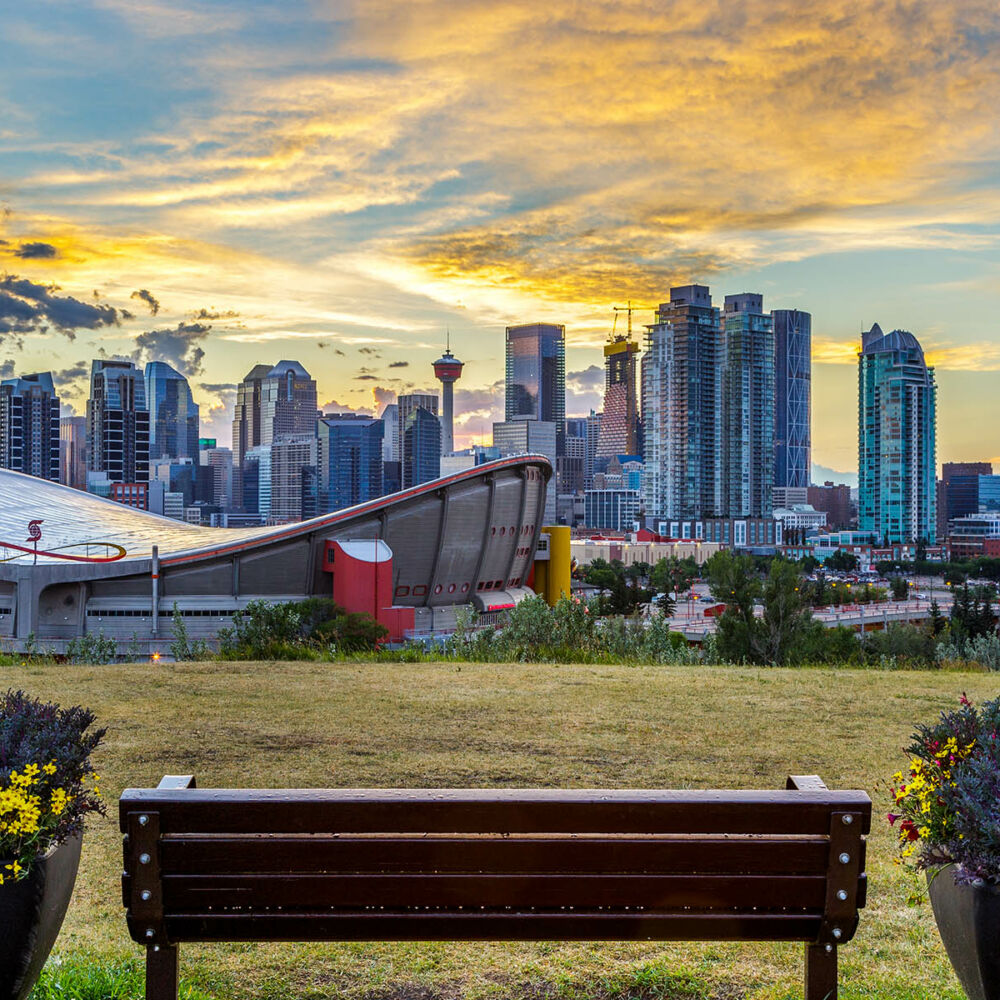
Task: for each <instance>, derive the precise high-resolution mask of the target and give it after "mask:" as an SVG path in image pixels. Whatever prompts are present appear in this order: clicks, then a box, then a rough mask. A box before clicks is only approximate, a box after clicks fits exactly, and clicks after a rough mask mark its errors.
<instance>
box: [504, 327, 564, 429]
mask: <svg viewBox="0 0 1000 1000" xmlns="http://www.w3.org/2000/svg"><path fill="white" fill-rule="evenodd" d="M505 388H506V408H505V419H506V420H516V419H518V418H519V417H530V418H531V419H533V420H544V421H549V422H551V423H554V424H555V425H556V434H557V435H558V437H559V439H560V440H561V439H562V436H563V435H564V434H565V433H566V327H564V326H556V325H555V324H553V323H529V324H527V325H524V326H508V327H507V364H506V387H505Z"/></svg>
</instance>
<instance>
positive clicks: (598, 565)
mask: <svg viewBox="0 0 1000 1000" xmlns="http://www.w3.org/2000/svg"><path fill="white" fill-rule="evenodd" d="M581 576H582V577H583V580H584V582H585V583H589V584H590V585H591V586H592V587H596V588H597V595H598V597H597V599H598V606H599V608H600V610H601V613H602V614H603V613H604V595H605V593H607V592H609V591H611V590H613V589H614V586H615V581H616V580H617V579H618V575H617V574H616V573H615V571H614V567H613V566H612V565H611V564H610V563H609V562H608V561H607V559H600V558H598V559H594V560H593V561H592V562H590V563H588V564H587V565H586V566H584V567H583V570H582V571H581Z"/></svg>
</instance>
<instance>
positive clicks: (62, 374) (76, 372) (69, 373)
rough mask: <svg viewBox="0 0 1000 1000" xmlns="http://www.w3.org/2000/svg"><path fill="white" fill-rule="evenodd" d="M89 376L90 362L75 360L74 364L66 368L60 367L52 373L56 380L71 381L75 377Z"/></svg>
mask: <svg viewBox="0 0 1000 1000" xmlns="http://www.w3.org/2000/svg"><path fill="white" fill-rule="evenodd" d="M89 376H90V362H88V361H77V362H76V364H74V365H70V366H69V367H68V368H60V369H59V371H55V372H53V373H52V377H53V378H54V379H55V381H56V382H72V381H75V380H76V379H81V378H88V377H89Z"/></svg>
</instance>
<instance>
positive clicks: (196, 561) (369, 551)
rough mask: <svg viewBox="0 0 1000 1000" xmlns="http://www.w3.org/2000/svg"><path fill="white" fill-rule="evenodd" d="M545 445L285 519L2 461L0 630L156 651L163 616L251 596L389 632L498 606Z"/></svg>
mask: <svg viewBox="0 0 1000 1000" xmlns="http://www.w3.org/2000/svg"><path fill="white" fill-rule="evenodd" d="M551 474H552V469H551V466H550V464H549V462H548V460H547V459H546V458H544V457H542V456H537V455H525V456H519V457H517V458H508V459H501V460H500V461H496V462H491V463H488V464H485V465H480V466H478V467H476V468H474V469H469V470H466V471H463V472H460V473H456V474H454V475H450V476H446V477H444V478H442V479H437V480H434V481H432V482H429V483H424V484H422V485H420V486H417V487H414V488H412V489H408V490H405V491H403V492H401V493H395V494H392V495H391V496H386V497H381V498H379V499H378V500H375V501H370V502H368V503H365V504H361V505H358V506H356V507H350V508H347V509H346V510H341V511H337V512H336V513H332V514H325V515H323V516H321V517H317V518H313V519H312V520H308V521H301V522H298V523H295V524H285V525H281V526H276V527H275V526H271V527H255V528H239V529H227V528H206V527H201V526H198V525H190V524H185V523H183V522H180V521H176V520H172V519H169V518H164V517H160V516H159V515H156V514H150V513H148V512H146V511H142V510H136V509H133V508H131V507H126V506H123V505H122V504H118V503H114V502H112V501H110V500H104V499H102V498H100V497H97V496H93V495H91V494H88V493H81V492H79V491H77V490H73V489H70V488H68V487H64V486H60V485H58V484H55V483H51V482H48V481H45V480H40V479H36V478H32V477H30V476H25V475H22V474H20V473H17V472H10V471H6V470H0V642H2V644H3V646H4V647H6V648H7V649H9V650H24V649H26V648H28V647H29V646H37V647H41V648H42V649H45V650H50V651H52V652H54V653H60V652H64V651H65V650H66V648H67V646H68V645H69V643H70V642H72V641H73V640H74V639H79V638H80V637H82V636H84V635H86V634H92V635H98V634H103V635H104V636H106V637H110V638H113V639H114V640H116V642H117V643H118V648H119V652H120V653H124V652H125V651H126V650H128V651H129V652H130V653H131V654H132V655H135V654H139V655H155V654H162V655H166V654H167V653H168V651H169V647H170V643H171V642H172V641H173V638H174V632H173V617H174V615H175V614H180V615H182V616H183V619H184V624H185V626H186V629H187V633H188V636H189V637H191V638H206V639H211V638H212V637H214V636H215V635H216V634H217V633H218V631H219V629H220V628H222V627H224V626H226V625H228V624H230V622H231V620H232V616H233V614H234V613H235V612H236V611H237V610H241V609H243V608H245V607H246V605H247V604H248V603H249V602H250V601H254V600H266V601H273V602H281V601H296V600H302V599H304V598H306V597H314V596H323V597H333V598H334V599H335V600H336V601H337V602H338V603H339V604H342V605H343V606H344V607H346V608H347V609H348V610H351V611H364V612H367V613H369V614H371V615H373V616H374V617H375V618H377V619H378V620H379V621H381V622H382V623H383V624H384V625H385V626H386V627H387V628H388V629H389V632H390V638H391V639H394V640H402V639H405V638H408V637H411V636H414V635H420V634H429V633H434V632H447V631H450V630H451V629H452V628H453V627H454V624H455V621H456V614H457V612H458V610H459V609H460V608H463V607H471V608H474V609H475V610H476V611H478V612H480V613H482V614H483V615H486V616H491V615H494V614H499V613H501V612H503V611H504V610H506V609H508V608H510V607H512V606H514V605H515V604H516V603H517V602H518V601H520V600H521V599H522V598H523V597H525V596H527V595H528V594H530V593H531V591H530V590H529V589H528V582H529V578H530V576H531V573H532V569H533V565H534V559H535V550H536V548H537V546H538V540H539V534H540V531H541V527H542V512H543V510H544V507H545V491H546V484H547V483H548V480H549V478H550V476H551Z"/></svg>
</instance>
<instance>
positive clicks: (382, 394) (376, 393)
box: [372, 385, 396, 412]
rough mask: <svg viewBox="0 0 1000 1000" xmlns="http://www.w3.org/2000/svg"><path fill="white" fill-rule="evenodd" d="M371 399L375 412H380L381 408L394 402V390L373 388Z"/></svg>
mask: <svg viewBox="0 0 1000 1000" xmlns="http://www.w3.org/2000/svg"><path fill="white" fill-rule="evenodd" d="M372 399H373V400H374V401H375V409H376V412H378V411H381V410H382V409H383V407H386V406H388V405H389V404H390V403H395V402H396V390H395V389H387V388H386V387H385V386H382V385H376V386H373V388H372Z"/></svg>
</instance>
